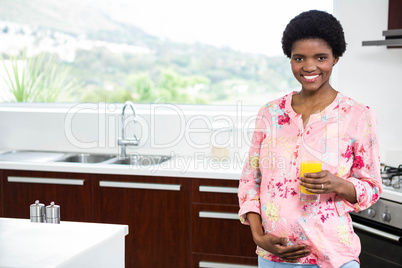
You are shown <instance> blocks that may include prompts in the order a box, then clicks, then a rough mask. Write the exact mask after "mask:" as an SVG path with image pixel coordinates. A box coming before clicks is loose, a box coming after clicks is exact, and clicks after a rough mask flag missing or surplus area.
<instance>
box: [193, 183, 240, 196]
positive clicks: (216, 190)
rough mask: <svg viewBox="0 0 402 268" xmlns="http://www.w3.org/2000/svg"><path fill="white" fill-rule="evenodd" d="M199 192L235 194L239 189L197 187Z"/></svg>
mask: <svg viewBox="0 0 402 268" xmlns="http://www.w3.org/2000/svg"><path fill="white" fill-rule="evenodd" d="M199 191H200V192H204V193H205V192H206V193H229V194H237V192H238V191H239V188H237V187H218V186H203V185H201V186H200V187H199Z"/></svg>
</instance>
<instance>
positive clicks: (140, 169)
mask: <svg viewBox="0 0 402 268" xmlns="http://www.w3.org/2000/svg"><path fill="white" fill-rule="evenodd" d="M243 160H244V159H243V158H241V157H237V158H231V159H230V160H222V161H217V160H215V159H213V158H210V157H204V156H203V155H199V156H197V155H194V156H191V157H190V156H186V157H181V156H174V157H173V158H172V159H171V160H169V161H167V162H164V163H162V164H160V165H153V166H130V165H116V164H102V163H95V164H93V163H67V162H43V163H38V162H27V161H24V162H21V161H20V162H16V161H0V169H11V170H33V171H55V172H73V173H95V174H122V175H145V176H167V177H183V178H204V179H229V180H238V179H239V178H240V175H241V171H242V169H243Z"/></svg>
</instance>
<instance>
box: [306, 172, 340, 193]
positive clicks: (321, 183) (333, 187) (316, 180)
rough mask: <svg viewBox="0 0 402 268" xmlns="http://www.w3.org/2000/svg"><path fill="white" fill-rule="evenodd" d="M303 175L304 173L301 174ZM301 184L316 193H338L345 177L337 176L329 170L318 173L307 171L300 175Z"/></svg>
mask: <svg viewBox="0 0 402 268" xmlns="http://www.w3.org/2000/svg"><path fill="white" fill-rule="evenodd" d="M301 176H303V174H301ZM300 181H301V182H300V185H302V186H304V187H306V190H307V191H309V192H312V193H315V194H325V193H337V188H338V187H340V184H342V182H340V181H343V179H341V178H339V177H337V176H335V175H334V174H332V173H331V172H329V171H327V170H323V171H320V172H317V173H305V174H304V177H300Z"/></svg>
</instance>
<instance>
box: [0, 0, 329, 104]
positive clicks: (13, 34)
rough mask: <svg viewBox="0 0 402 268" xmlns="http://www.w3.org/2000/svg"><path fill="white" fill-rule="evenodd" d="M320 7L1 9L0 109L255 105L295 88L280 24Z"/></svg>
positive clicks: (325, 6)
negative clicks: (19, 105)
mask: <svg viewBox="0 0 402 268" xmlns="http://www.w3.org/2000/svg"><path fill="white" fill-rule="evenodd" d="M332 5H333V3H332V0H325V1H313V0H309V1H297V0H289V1H275V2H272V1H265V0H250V1H233V0H218V1H212V0H205V1H191V0H187V1H186V0H170V1H163V0H148V1H130V0H97V1H93V0H66V1H53V0H19V1H15V0H5V1H2V8H1V9H0V36H1V40H2V42H1V44H0V52H1V54H2V64H1V66H0V74H1V78H0V80H1V81H0V85H1V89H2V92H1V96H2V101H3V102H4V101H5V102H10V101H11V102H13V101H20V102H124V101H126V100H131V101H133V102H136V103H177V104H179V103H180V104H218V105H220V104H236V102H237V101H239V100H241V101H242V103H243V104H245V105H256V104H257V105H260V104H262V103H263V102H264V100H269V99H272V98H274V97H276V96H279V95H283V93H284V92H289V91H290V90H292V89H295V88H297V87H298V84H297V82H296V81H295V80H294V78H293V75H292V73H291V71H290V67H289V60H288V59H287V58H286V57H285V56H283V53H282V51H281V34H282V31H283V29H284V28H285V26H286V24H287V23H288V21H289V20H290V19H291V18H293V17H294V16H295V15H297V14H298V13H300V12H302V11H304V10H309V9H320V10H326V11H328V12H330V13H332Z"/></svg>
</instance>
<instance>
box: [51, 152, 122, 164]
mask: <svg viewBox="0 0 402 268" xmlns="http://www.w3.org/2000/svg"><path fill="white" fill-rule="evenodd" d="M115 157H116V155H112V154H89V153H79V154H67V155H66V156H64V157H62V158H61V159H58V160H56V162H70V163H101V162H105V161H107V160H109V159H112V158H115Z"/></svg>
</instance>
